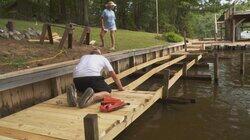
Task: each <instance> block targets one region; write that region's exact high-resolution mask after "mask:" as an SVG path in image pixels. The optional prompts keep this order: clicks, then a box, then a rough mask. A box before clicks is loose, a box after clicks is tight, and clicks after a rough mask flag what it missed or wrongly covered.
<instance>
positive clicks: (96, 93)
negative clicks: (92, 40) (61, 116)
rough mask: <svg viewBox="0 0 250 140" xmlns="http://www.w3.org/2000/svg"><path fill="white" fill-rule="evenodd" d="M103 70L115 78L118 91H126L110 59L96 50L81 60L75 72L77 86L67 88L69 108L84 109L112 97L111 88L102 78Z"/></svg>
mask: <svg viewBox="0 0 250 140" xmlns="http://www.w3.org/2000/svg"><path fill="white" fill-rule="evenodd" d="M103 70H105V71H106V72H108V73H109V75H110V76H111V77H112V78H113V80H114V81H115V83H116V85H117V87H118V90H120V91H123V90H124V89H123V86H122V84H121V81H120V79H118V77H117V76H116V73H115V72H114V69H113V68H112V66H111V64H110V62H109V61H108V59H107V58H105V57H104V56H102V55H101V51H100V50H99V49H95V50H93V51H92V52H91V53H90V54H89V55H84V56H83V57H82V58H81V59H80V63H79V64H78V65H77V66H76V68H75V70H74V72H73V77H74V85H75V86H70V87H68V88H67V101H68V104H69V106H71V107H75V106H77V105H78V107H79V108H84V107H87V106H89V105H91V104H93V103H95V102H98V101H101V100H102V99H103V98H104V97H105V96H110V93H111V88H110V87H109V85H108V84H107V83H106V82H105V81H104V77H102V72H103Z"/></svg>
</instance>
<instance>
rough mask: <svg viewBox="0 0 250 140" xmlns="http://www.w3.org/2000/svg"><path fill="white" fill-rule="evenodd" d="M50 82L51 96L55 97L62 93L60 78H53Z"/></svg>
mask: <svg viewBox="0 0 250 140" xmlns="http://www.w3.org/2000/svg"><path fill="white" fill-rule="evenodd" d="M51 84H52V93H53V96H54V97H56V96H58V95H61V94H62V89H61V79H60V77H56V78H53V79H52V80H51Z"/></svg>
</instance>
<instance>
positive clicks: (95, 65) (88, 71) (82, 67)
mask: <svg viewBox="0 0 250 140" xmlns="http://www.w3.org/2000/svg"><path fill="white" fill-rule="evenodd" d="M103 70H105V71H108V72H109V71H114V69H113V67H112V66H111V64H110V62H109V61H108V59H107V58H105V57H104V56H102V55H85V56H83V57H82V58H81V59H80V63H79V64H77V65H76V67H75V69H74V72H73V77H74V78H77V77H89V76H101V74H102V71H103Z"/></svg>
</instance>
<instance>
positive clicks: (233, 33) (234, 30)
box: [232, 19, 236, 43]
mask: <svg viewBox="0 0 250 140" xmlns="http://www.w3.org/2000/svg"><path fill="white" fill-rule="evenodd" d="M232 28H233V29H232V30H233V32H232V41H233V43H234V42H235V32H236V29H235V19H233V27H232Z"/></svg>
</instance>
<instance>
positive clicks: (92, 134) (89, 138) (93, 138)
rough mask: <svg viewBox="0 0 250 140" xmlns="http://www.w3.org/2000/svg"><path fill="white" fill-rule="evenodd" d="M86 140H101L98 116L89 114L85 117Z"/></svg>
mask: <svg viewBox="0 0 250 140" xmlns="http://www.w3.org/2000/svg"><path fill="white" fill-rule="evenodd" d="M83 122H84V133H85V140H99V130H98V116H97V114H88V115H87V116H85V117H84V120H83Z"/></svg>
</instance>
